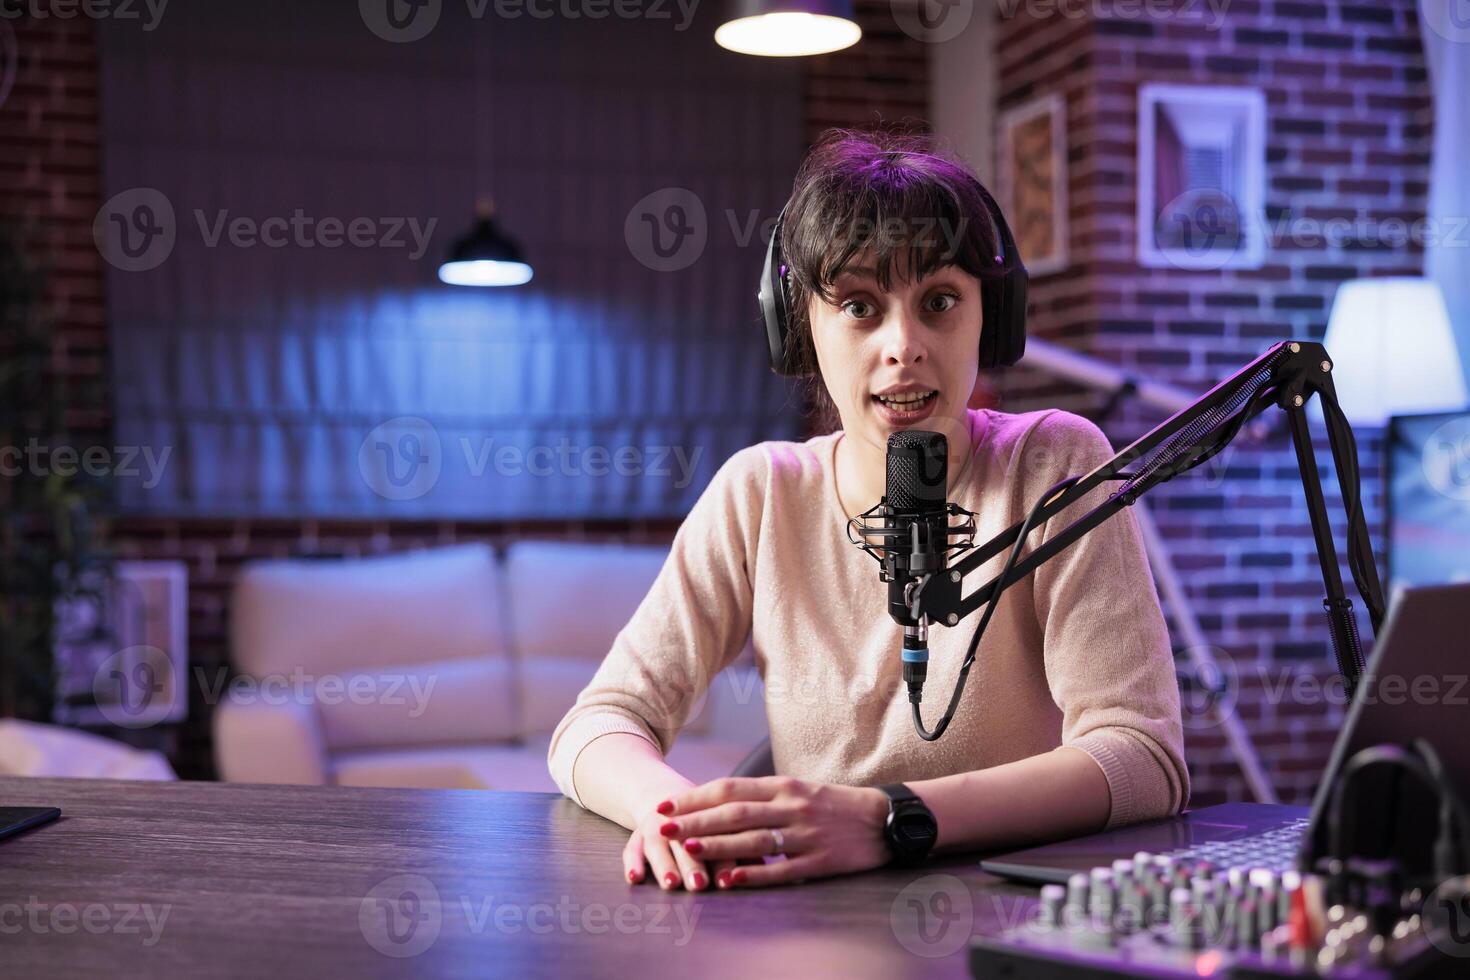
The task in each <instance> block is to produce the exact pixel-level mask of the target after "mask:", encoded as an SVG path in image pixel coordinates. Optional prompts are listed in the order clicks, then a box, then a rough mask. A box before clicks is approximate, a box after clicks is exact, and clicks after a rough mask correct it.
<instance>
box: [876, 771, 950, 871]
mask: <svg viewBox="0 0 1470 980" xmlns="http://www.w3.org/2000/svg"><path fill="white" fill-rule="evenodd" d="M878 788H879V789H880V790H882V791H883V792H884V793H885V794H887V796H888V821H887V822H886V823H885V824H884V825H883V839H884V840H885V841H887V842H888V850H889V851H890V852H892V854H893V860H894V861H896V862H897V863H899V864H917V863H918V862H920V861H922V860H924V858H926V857H928V856H929V851H930V849H931V848H933V847H934V841H935V840H936V839H937V838H938V837H939V821H937V820H935V819H934V814H933V813H932V812H931V811H930V810H929V808H928V807H927V806H925V805H924V801H923V800H921V799H919V797H918V796H917V795H916V794H915V793H914V791H913V790H911V789H909V788H908V787H907V786H905V785H904V784H903V783H891V784H890V785H888V786H879V787H878Z"/></svg>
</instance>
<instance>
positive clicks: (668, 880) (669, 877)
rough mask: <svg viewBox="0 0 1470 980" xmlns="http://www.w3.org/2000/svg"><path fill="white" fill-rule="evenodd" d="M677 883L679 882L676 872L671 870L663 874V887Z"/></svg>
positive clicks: (670, 886)
mask: <svg viewBox="0 0 1470 980" xmlns="http://www.w3.org/2000/svg"><path fill="white" fill-rule="evenodd" d="M678 883H679V876H678V875H676V874H674V873H673V872H672V871H670V872H669V873H668V874H666V875H664V887H665V888H673V887H674V886H675V885H677V884H678Z"/></svg>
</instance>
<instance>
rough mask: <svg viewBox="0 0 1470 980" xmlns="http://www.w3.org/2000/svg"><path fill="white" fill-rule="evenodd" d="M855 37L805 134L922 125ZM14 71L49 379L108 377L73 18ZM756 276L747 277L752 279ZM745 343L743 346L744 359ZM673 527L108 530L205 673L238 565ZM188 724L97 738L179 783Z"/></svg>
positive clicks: (15, 174)
mask: <svg viewBox="0 0 1470 980" xmlns="http://www.w3.org/2000/svg"><path fill="white" fill-rule="evenodd" d="M859 8H860V15H859V17H860V20H861V21H862V22H863V25H864V28H865V30H866V31H867V38H866V39H865V40H864V42H863V44H862V45H861V46H860V47H859V48H858V49H857V50H855V51H850V52H842V53H837V54H833V55H828V56H824V57H821V58H814V59H812V60H811V62H810V71H809V75H808V87H807V91H806V93H805V96H804V97H805V99H806V103H807V120H808V123H807V128H808V132H809V133H810V134H811V135H813V136H815V134H817V133H819V132H820V131H821V130H823V129H825V128H827V127H829V126H834V125H864V124H873V123H875V122H894V123H906V122H912V121H913V120H915V119H917V120H920V121H922V117H923V115H924V110H925V106H926V99H927V94H926V92H927V88H926V86H927V77H928V75H927V68H926V66H927V51H926V49H925V48H924V46H923V45H921V44H920V43H919V42H917V41H915V40H913V39H912V38H909V37H907V36H906V35H904V34H903V33H902V32H901V31H899V30H898V29H897V28H896V27H895V26H894V25H893V22H892V20H891V18H890V17H888V16H887V11H888V6H887V4H886V3H884V2H878V0H862V2H861V3H860V4H859ZM17 26H18V35H19V44H18V51H19V54H20V60H21V64H20V74H19V78H18V81H17V84H16V86H15V90H14V91H13V92H12V94H11V97H10V98H9V99H8V100H7V102H6V103H5V104H4V105H3V106H0V122H3V131H4V133H5V139H4V140H3V142H0V183H3V185H4V186H6V187H7V188H9V189H10V192H8V193H6V194H5V197H4V199H3V204H0V216H17V217H21V218H23V219H24V220H26V221H27V222H28V223H29V226H30V227H31V228H32V229H33V235H32V238H31V243H32V249H33V250H34V253H35V255H36V257H37V258H38V259H39V260H41V261H42V262H43V263H44V264H45V265H46V266H47V267H48V268H50V269H51V270H52V272H51V276H50V313H51V316H52V318H53V320H54V321H55V323H56V363H57V369H58V370H59V371H66V372H75V373H78V374H82V375H85V376H88V377H90V378H93V379H101V380H103V381H106V379H107V353H108V336H107V330H106V321H105V318H104V311H105V307H104V302H103V296H102V287H103V276H102V268H101V260H100V258H99V256H98V253H97V250H96V248H95V245H94V244H93V241H92V231H91V225H92V219H93V217H94V216H95V215H96V213H97V210H98V208H99V207H100V205H101V203H102V201H101V198H100V167H99V147H98V130H99V126H98V93H97V51H96V44H95V40H94V35H93V30H92V24H91V22H89V21H87V20H86V19H83V18H77V19H73V20H60V19H58V18H50V19H47V20H45V21H42V22H29V21H20V22H17ZM755 272H756V270H754V269H753V270H752V272H751V275H752V277H754V275H755ZM754 350H755V348H752V351H754ZM74 421H75V422H76V424H77V427H78V429H77V438H78V439H79V440H80V441H83V442H86V443H87V444H90V443H91V442H92V441H95V442H96V443H97V444H100V445H111V442H112V437H111V419H110V417H109V414H108V410H107V401H106V399H104V400H102V401H101V402H98V403H95V404H88V405H84V406H78V407H77V411H76V413H75V419H74ZM677 527H678V522H677V521H672V520H658V521H641V520H640V521H619V520H607V521H575V522H464V521H442V522H432V521H430V522H425V521H359V522H340V521H338V522H327V521H291V520H275V521H262V520H199V519H189V520H184V519H158V518H148V519H123V520H117V521H114V522H113V523H112V524H111V527H110V538H111V545H112V551H113V553H114V554H115V555H116V556H117V557H120V558H150V559H166V560H181V561H183V562H185V563H186V565H187V566H188V570H189V650H190V659H191V662H192V663H193V664H194V665H195V666H199V667H202V668H204V669H206V670H210V671H212V670H213V669H214V668H216V667H218V666H220V665H223V664H226V663H227V662H228V657H229V649H228V629H229V594H230V589H231V587H232V586H233V583H234V579H235V575H236V573H237V571H238V570H239V568H240V566H241V565H242V564H244V563H245V562H247V561H252V560H256V559H261V558H281V557H288V556H301V555H312V556H360V555H370V554H381V553H387V552H393V551H402V550H407V549H413V548H421V547H427V546H431V545H441V544H451V543H456V542H466V541H486V542H489V543H492V544H496V545H502V544H505V543H508V542H510V541H512V540H515V539H517V538H523V537H538V538H571V539H579V540H615V541H625V542H630V543H667V542H668V541H670V540H672V538H673V535H674V532H675V531H676V530H677ZM191 696H192V697H193V699H194V700H193V703H191V705H190V714H189V720H188V721H187V723H185V724H184V725H182V726H179V727H178V728H177V729H170V730H148V731H145V732H142V733H127V732H109V734H112V735H115V736H118V737H126V738H128V739H130V740H132V741H135V742H138V743H139V744H145V745H148V746H150V747H155V748H159V749H162V750H163V751H165V752H167V753H168V754H169V756H170V757H171V759H172V760H173V761H174V764H175V767H176V768H177V769H178V771H179V773H180V775H182V776H184V777H186V778H208V777H210V776H212V775H213V761H212V757H211V749H210V743H209V724H210V717H209V705H208V704H206V703H203V701H202V700H201V698H200V692H199V691H198V690H191Z"/></svg>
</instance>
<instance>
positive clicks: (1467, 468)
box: [1384, 411, 1470, 591]
mask: <svg viewBox="0 0 1470 980" xmlns="http://www.w3.org/2000/svg"><path fill="white" fill-rule="evenodd" d="M1386 443H1387V448H1386V457H1387V458H1386V465H1385V484H1386V487H1387V493H1386V494H1385V496H1384V499H1385V507H1386V510H1387V515H1386V516H1387V531H1388V548H1387V551H1388V554H1387V562H1388V587H1389V590H1390V591H1391V590H1392V589H1394V588H1396V587H1399V586H1405V585H1446V584H1450V583H1454V582H1470V411H1464V412H1451V413H1443V414H1436V415H1397V416H1394V417H1393V418H1392V419H1390V420H1389V424H1388V432H1387V440H1386Z"/></svg>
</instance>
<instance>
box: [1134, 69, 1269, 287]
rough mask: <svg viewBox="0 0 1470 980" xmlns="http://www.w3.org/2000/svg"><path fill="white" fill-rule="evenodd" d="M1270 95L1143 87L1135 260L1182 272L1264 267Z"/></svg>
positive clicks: (1246, 90)
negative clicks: (1185, 270) (1267, 131)
mask: <svg viewBox="0 0 1470 980" xmlns="http://www.w3.org/2000/svg"><path fill="white" fill-rule="evenodd" d="M1265 172H1266V98H1265V96H1264V95H1263V94H1262V92H1261V90H1260V89H1256V88H1242V87H1227V86H1213V85H1212V86H1203V85H1144V86H1142V87H1141V88H1140V89H1139V90H1138V261H1139V263H1140V264H1141V265H1145V266H1151V267H1173V268H1177V269H1224V268H1244V269H1255V268H1259V267H1260V266H1261V264H1262V262H1263V261H1264V260H1265V255H1266V241H1265Z"/></svg>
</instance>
